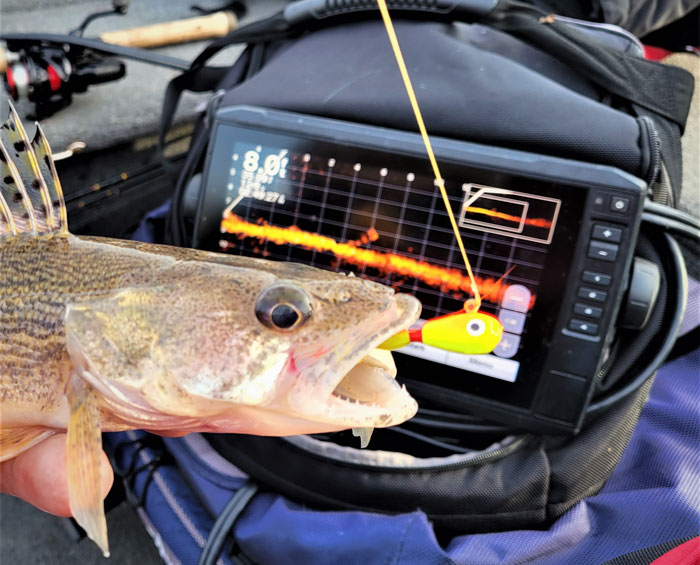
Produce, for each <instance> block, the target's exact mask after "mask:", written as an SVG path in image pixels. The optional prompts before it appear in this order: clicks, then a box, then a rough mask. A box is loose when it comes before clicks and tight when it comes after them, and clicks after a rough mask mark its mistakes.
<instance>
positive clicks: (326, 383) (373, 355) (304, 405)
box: [290, 294, 421, 428]
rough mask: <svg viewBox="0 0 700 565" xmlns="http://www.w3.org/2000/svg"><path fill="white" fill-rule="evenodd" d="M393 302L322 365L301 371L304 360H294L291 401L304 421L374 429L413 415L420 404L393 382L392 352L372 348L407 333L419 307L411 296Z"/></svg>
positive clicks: (397, 422) (394, 374)
mask: <svg viewBox="0 0 700 565" xmlns="http://www.w3.org/2000/svg"><path fill="white" fill-rule="evenodd" d="M393 298H394V301H395V302H394V304H395V307H394V308H392V309H389V310H388V311H387V312H386V313H384V315H382V316H380V317H379V318H378V319H377V320H374V321H372V322H370V321H368V324H367V325H368V326H369V327H365V329H364V331H363V332H362V334H361V335H359V336H358V337H355V338H354V339H353V338H349V339H348V340H347V342H346V343H345V344H344V347H342V348H338V349H336V350H334V351H333V352H330V353H329V354H328V355H327V358H326V359H325V362H324V363H314V364H313V365H312V366H310V367H308V368H304V366H303V365H304V361H303V359H302V360H301V362H299V360H298V361H297V367H298V368H299V379H298V380H297V382H298V383H299V384H300V386H298V387H294V390H293V391H292V393H291V395H290V403H291V404H292V406H293V407H294V408H295V410H296V411H297V412H298V413H301V414H302V415H303V417H305V418H313V419H314V420H317V421H323V422H327V423H328V424H333V425H334V426H337V427H338V428H363V427H368V428H373V427H387V426H392V425H396V424H400V423H401V422H404V421H406V420H408V419H409V418H412V417H413V416H414V415H415V413H416V411H417V410H418V404H417V403H416V401H415V400H414V399H413V397H411V395H410V394H409V393H408V391H407V390H406V387H405V386H401V385H399V383H398V382H397V381H396V365H395V364H394V361H393V358H392V356H391V352H389V351H384V350H380V349H376V347H377V346H378V345H379V344H381V343H382V342H384V341H386V340H387V339H388V338H389V337H391V336H393V335H395V334H396V333H398V332H400V331H402V330H405V329H408V327H409V326H411V324H413V323H414V322H415V321H416V320H417V319H418V317H419V315H420V310H421V305H420V302H419V301H418V300H417V299H416V298H415V297H413V296H411V295H407V294H398V295H395V296H394V297H393ZM302 383H304V384H302ZM306 383H316V384H315V385H313V386H312V387H309V386H308V385H307V384H306Z"/></svg>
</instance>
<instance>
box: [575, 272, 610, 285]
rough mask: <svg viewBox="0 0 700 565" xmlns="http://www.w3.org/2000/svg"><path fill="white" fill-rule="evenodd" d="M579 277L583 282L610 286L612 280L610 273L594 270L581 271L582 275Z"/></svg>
mask: <svg viewBox="0 0 700 565" xmlns="http://www.w3.org/2000/svg"><path fill="white" fill-rule="evenodd" d="M581 278H582V279H583V282H587V283H592V284H599V285H600V286H610V283H611V282H612V277H611V276H610V275H605V274H603V273H596V272H595V271H583V276H582V277H581Z"/></svg>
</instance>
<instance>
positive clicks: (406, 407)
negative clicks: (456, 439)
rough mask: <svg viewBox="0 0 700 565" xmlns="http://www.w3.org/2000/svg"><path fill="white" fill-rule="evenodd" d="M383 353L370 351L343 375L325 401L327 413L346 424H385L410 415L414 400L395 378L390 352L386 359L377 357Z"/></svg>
mask: <svg viewBox="0 0 700 565" xmlns="http://www.w3.org/2000/svg"><path fill="white" fill-rule="evenodd" d="M375 351H378V350H375ZM386 353H388V352H384V351H380V352H379V353H378V354H375V353H374V352H371V353H370V354H369V355H368V356H367V357H365V358H364V359H363V360H362V361H361V362H360V363H358V364H357V365H355V366H354V367H353V368H352V369H351V370H350V371H349V372H348V373H347V374H346V375H345V376H344V377H343V379H342V380H341V381H340V383H338V385H337V386H336V387H335V389H334V390H333V391H332V392H331V394H330V397H329V398H328V399H327V401H326V405H325V407H324V408H325V411H326V413H327V415H328V416H330V417H332V418H333V420H334V421H336V422H344V423H345V424H346V425H347V426H348V427H357V426H370V427H387V426H392V425H396V424H400V423H401V422H404V421H405V420H407V419H409V418H411V417H413V415H414V414H415V413H416V410H417V409H418V406H417V404H416V401H415V400H414V399H413V398H412V397H411V395H410V394H409V393H408V391H407V390H406V387H405V385H404V386H402V385H399V383H397V382H396V379H395V377H396V367H395V366H394V364H393V360H391V355H390V354H389V358H388V359H389V362H388V363H387V362H385V359H382V358H381V357H385V354H386ZM380 356H381V357H380Z"/></svg>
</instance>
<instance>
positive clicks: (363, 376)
mask: <svg viewBox="0 0 700 565" xmlns="http://www.w3.org/2000/svg"><path fill="white" fill-rule="evenodd" d="M262 265H265V268H262ZM167 275H168V276H164V277H162V278H161V280H159V281H157V282H158V284H154V283H153V282H152V283H151V284H149V285H146V286H140V287H128V288H124V289H122V290H119V291H117V292H115V293H113V294H111V295H109V296H107V297H103V298H100V299H98V300H91V301H86V302H83V303H80V304H72V305H70V306H69V307H68V309H67V312H66V317H65V324H66V337H67V345H68V350H69V353H70V354H71V358H72V359H73V362H74V364H77V365H79V366H80V367H81V370H82V371H83V374H84V376H85V378H86V379H87V380H89V381H90V382H91V384H93V385H94V386H95V387H96V388H97V389H98V390H99V391H100V392H102V393H103V396H105V397H106V398H109V399H111V404H112V407H113V408H114V409H115V410H116V411H117V412H119V413H120V414H121V417H122V419H129V418H131V419H132V420H133V419H138V420H144V419H145V420H148V419H149V418H150V419H151V420H153V422H152V424H149V422H148V421H146V422H145V423H144V424H142V425H141V427H145V428H150V429H165V427H166V424H167V427H174V426H177V425H178V424H177V421H178V418H179V419H180V422H181V423H182V422H184V420H185V419H186V420H187V422H188V423H187V424H186V425H187V426H189V429H190V430H197V431H205V430H215V431H231V432H245V433H258V434H261V435H289V434H296V433H315V432H322V431H331V430H337V429H346V428H351V427H384V426H389V425H393V424H398V423H401V422H403V421H405V420H407V419H408V418H410V417H412V416H413V415H414V414H415V412H416V410H417V405H416V402H415V400H413V398H412V397H411V396H410V395H409V394H408V392H407V391H406V390H405V387H401V386H399V385H398V384H397V383H396V381H395V379H394V377H395V376H396V369H395V366H394V365H393V361H392V360H391V357H390V354H389V355H388V357H387V354H388V352H380V353H376V354H374V353H373V351H374V348H375V347H376V346H377V345H379V344H380V343H381V342H383V341H384V340H386V339H387V338H388V337H389V336H391V335H393V334H394V333H396V332H398V331H401V330H403V329H406V328H408V327H409V326H410V325H411V324H412V323H413V322H414V321H415V320H416V319H417V317H418V315H419V313H420V303H419V302H418V300H417V299H415V298H414V297H412V296H409V295H402V294H395V293H394V291H393V290H392V289H391V288H389V287H386V286H383V285H380V284H377V283H374V282H371V281H367V280H363V279H360V278H356V277H349V276H344V275H341V274H337V273H330V272H327V271H321V270H318V269H314V268H311V267H305V266H303V265H290V264H285V265H284V267H282V266H280V267H278V268H272V267H269V263H267V262H265V263H261V268H249V267H245V268H239V267H232V266H229V265H217V264H206V263H204V264H203V263H199V264H194V263H193V264H184V265H178V266H177V267H175V268H173V269H171V271H170V272H168V274H167ZM181 425H184V424H181Z"/></svg>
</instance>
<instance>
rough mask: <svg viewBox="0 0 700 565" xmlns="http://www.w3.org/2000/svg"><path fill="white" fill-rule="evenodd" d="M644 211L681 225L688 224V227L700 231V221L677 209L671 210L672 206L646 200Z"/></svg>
mask: <svg viewBox="0 0 700 565" xmlns="http://www.w3.org/2000/svg"><path fill="white" fill-rule="evenodd" d="M644 211H645V212H651V213H652V214H656V215H657V216H664V217H667V218H671V219H672V220H677V221H679V222H681V223H684V224H687V225H688V226H690V227H692V228H695V229H697V230H700V219H698V218H696V217H694V216H691V215H690V214H687V213H685V212H683V211H681V210H677V209H676V208H671V207H670V206H664V205H663V204H659V203H657V202H652V201H651V200H646V201H645V202H644Z"/></svg>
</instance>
